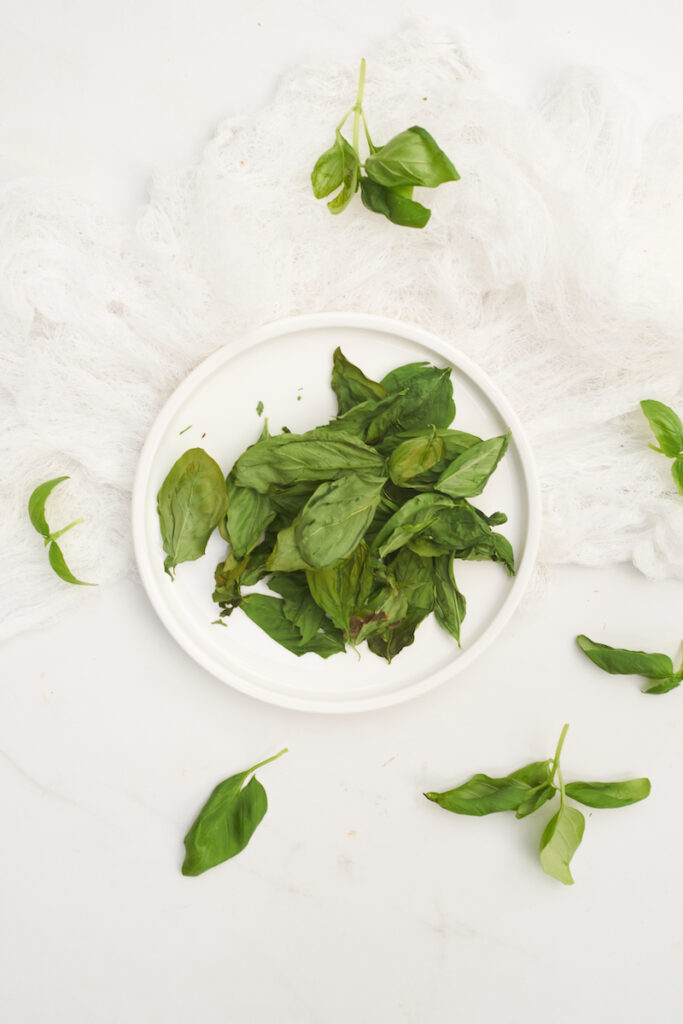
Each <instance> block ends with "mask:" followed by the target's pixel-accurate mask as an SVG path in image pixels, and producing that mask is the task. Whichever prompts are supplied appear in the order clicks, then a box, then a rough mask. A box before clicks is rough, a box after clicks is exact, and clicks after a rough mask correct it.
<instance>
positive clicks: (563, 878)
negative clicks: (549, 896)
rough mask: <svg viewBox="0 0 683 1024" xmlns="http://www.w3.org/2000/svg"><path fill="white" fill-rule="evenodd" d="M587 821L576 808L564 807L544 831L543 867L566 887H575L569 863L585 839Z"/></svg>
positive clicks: (542, 845)
mask: <svg viewBox="0 0 683 1024" xmlns="http://www.w3.org/2000/svg"><path fill="white" fill-rule="evenodd" d="M585 827H586V819H585V818H584V816H583V814H582V813H581V811H577V810H576V808H575V807H567V806H566V805H564V804H563V805H562V806H561V807H560V809H559V811H558V812H557V814H555V815H554V816H553V817H552V818H551V819H550V821H549V822H548V824H547V825H546V827H545V829H544V830H543V835H542V836H541V867H542V868H543V870H544V871H545V873H546V874H547V875H551V876H552V877H553V878H556V879H557V880H558V881H559V882H563V883H564V885H573V884H574V879H573V878H572V874H571V871H570V870H569V863H570V861H571V859H572V857H573V856H574V854H575V853H576V851H577V849H578V847H579V844H580V843H581V840H582V838H583V832H584V829H585Z"/></svg>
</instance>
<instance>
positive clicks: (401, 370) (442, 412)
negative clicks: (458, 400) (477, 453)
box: [381, 363, 455, 430]
mask: <svg viewBox="0 0 683 1024" xmlns="http://www.w3.org/2000/svg"><path fill="white" fill-rule="evenodd" d="M381 383H382V386H383V387H384V388H386V390H387V391H388V392H389V393H391V394H394V393H396V392H398V391H406V390H407V391H408V397H407V400H406V402H405V406H404V410H403V412H402V414H401V427H402V428H403V430H424V429H425V428H427V427H437V428H445V427H449V426H450V424H451V423H452V421H453V418H454V416H455V405H454V403H453V384H452V383H451V370H450V367H448V366H446V367H444V368H443V369H439V368H438V367H437V366H430V364H429V363H407V364H406V365H405V366H398V367H397V368H396V369H395V370H392V371H391V372H390V373H388V374H387V375H386V377H384V378H383V380H382V381H381Z"/></svg>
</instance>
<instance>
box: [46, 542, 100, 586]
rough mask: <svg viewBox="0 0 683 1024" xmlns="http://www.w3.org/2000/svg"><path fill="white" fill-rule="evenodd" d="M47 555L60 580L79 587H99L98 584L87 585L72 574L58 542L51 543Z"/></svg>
mask: <svg viewBox="0 0 683 1024" xmlns="http://www.w3.org/2000/svg"><path fill="white" fill-rule="evenodd" d="M47 555H48V559H49V561H50V565H51V566H52V568H53V569H54V571H55V572H56V573H57V575H58V576H59V578H60V580H64V582H65V583H73V584H75V585H76V586H79V587H96V586H97V584H96V583H85V582H84V581H83V580H79V579H76V577H75V576H74V574H73V573H72V572H71V569H69V567H68V565H67V564H66V561H65V560H64V555H63V554H62V549H61V548H60V546H59V544H58V543H57V541H55V540H53V541H51V543H50V547H49V548H48V552H47Z"/></svg>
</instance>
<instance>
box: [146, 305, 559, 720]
mask: <svg viewBox="0 0 683 1024" xmlns="http://www.w3.org/2000/svg"><path fill="white" fill-rule="evenodd" d="M325 327H342V328H343V327H355V328H360V329H365V330H373V331H378V332H381V333H385V334H394V335H398V336H399V337H402V338H405V339H407V340H409V341H413V342H416V343H417V344H419V345H422V346H424V347H426V348H429V349H431V350H432V351H433V352H436V353H438V354H439V355H441V356H442V357H444V358H445V359H446V360H447V361H448V363H449V364H451V365H453V366H455V367H457V368H458V369H461V370H463V371H464V372H465V373H466V374H467V375H468V376H469V377H470V378H471V379H472V380H473V381H474V383H475V384H477V385H478V386H479V387H480V388H481V390H482V391H483V392H484V394H485V395H486V396H487V397H488V398H489V399H490V400H491V402H492V403H493V405H494V406H495V408H496V410H497V411H498V412H499V413H500V415H501V416H502V417H503V419H504V420H505V422H506V424H507V425H508V427H509V428H510V429H511V430H512V434H513V437H514V440H515V447H516V449H517V452H518V455H519V459H520V463H521V466H522V471H523V478H524V483H525V486H526V490H527V495H528V509H527V525H526V531H525V538H524V554H523V556H522V559H521V561H520V564H519V565H518V567H517V572H516V574H515V576H514V579H513V585H512V587H511V589H510V592H509V593H508V596H507V597H506V598H505V600H504V602H503V605H502V607H501V608H500V609H499V611H498V612H497V613H496V615H495V616H494V618H493V620H492V621H491V623H490V624H489V625H488V626H487V627H486V629H485V630H484V632H483V634H482V635H481V636H480V637H479V638H478V639H477V640H475V642H474V643H473V644H472V646H471V647H469V648H467V649H466V650H465V651H463V652H462V654H461V655H460V657H459V658H457V659H456V660H455V661H453V662H452V663H449V664H448V665H445V666H443V667H442V668H440V669H439V670H438V671H436V672H434V673H432V674H431V675H430V676H428V677H427V678H426V679H422V680H418V681H416V682H414V683H411V684H410V685H408V686H404V687H402V688H401V689H400V690H397V691H390V692H388V693H382V694H379V695H374V696H366V697H355V698H353V699H349V700H348V701H344V702H343V703H338V702H335V701H329V700H327V701H325V700H322V699H316V698H309V697H300V696H296V695H293V694H292V695H288V694H278V693H275V692H273V691H272V690H267V689H264V688H263V687H261V686H259V685H258V684H255V683H253V682H252V681H249V680H246V679H243V678H242V677H241V676H240V675H238V673H236V672H234V671H230V670H228V669H225V668H224V667H223V666H220V665H218V664H217V663H216V661H215V660H214V659H213V657H212V656H210V655H209V654H208V652H207V651H205V650H204V648H203V647H202V646H201V645H200V644H199V643H197V642H195V640H194V639H193V638H192V637H191V636H189V635H186V634H184V632H183V631H182V630H180V631H179V630H178V629H177V628H176V624H175V622H173V621H172V620H171V617H170V616H167V614H166V607H165V604H164V602H163V600H162V599H161V597H160V595H159V593H158V589H157V586H156V578H155V576H154V574H153V568H152V565H151V558H149V552H148V550H147V546H146V544H145V541H144V534H145V493H146V489H147V480H148V476H149V472H150V470H151V468H152V463H153V459H154V454H155V452H156V450H157V448H158V446H159V443H160V441H161V440H162V438H163V436H164V432H165V430H166V428H167V426H168V421H169V420H170V419H171V418H172V416H173V415H174V414H175V412H176V410H177V408H178V407H179V406H180V405H182V403H183V401H184V400H185V398H186V397H187V396H188V393H190V392H192V391H193V390H194V389H195V387H196V385H197V383H199V381H200V380H203V379H205V378H206V377H207V376H210V375H211V373H212V372H213V370H214V368H217V367H218V366H221V365H222V364H223V363H224V362H225V361H226V357H227V359H228V360H229V359H230V358H232V357H234V356H235V355H238V354H239V353H240V352H242V351H244V350H246V349H248V348H252V347H254V346H256V345H260V344H262V343H263V342H264V341H268V340H270V339H272V338H276V337H279V336H282V337H284V336H286V335H287V334H291V333H294V332H296V331H299V330H313V329H316V328H325ZM540 531H541V491H540V482H539V478H538V472H537V469H536V462H535V459H534V455H533V451H532V448H531V445H530V444H529V441H528V438H527V436H526V432H525V430H524V427H523V425H522V423H521V421H520V419H519V417H518V416H517V413H516V412H515V410H514V408H513V407H512V405H511V404H510V403H509V401H508V399H507V398H506V396H505V395H504V394H503V392H502V391H501V390H500V389H499V387H498V385H497V384H496V383H495V382H494V381H493V380H492V379H491V378H490V377H489V376H488V374H487V373H486V372H485V371H484V370H482V369H481V367H480V366H479V365H478V364H477V363H475V362H474V360H472V359H471V358H470V356H468V355H466V353H464V352H462V351H461V350H460V349H459V348H457V347H455V346H452V345H449V344H448V343H447V342H446V341H445V340H444V339H442V338H440V337H439V336H438V335H436V334H433V333H432V332H431V331H428V330H426V329H425V328H423V327H421V326H419V325H418V324H414V323H410V322H408V321H403V320H396V319H393V318H391V317H386V316H380V315H377V314H374V313H358V312H323V313H304V314H300V315H297V316H289V317H285V318H283V319H279V320H272V321H269V322H268V323H265V324H262V325H261V326H260V327H256V328H254V329H252V330H251V331H247V332H246V333H245V334H242V335H240V336H239V337H237V338H234V339H232V340H231V341H229V342H226V344H225V345H222V346H221V347H220V348H218V349H217V350H216V351H215V352H212V353H211V354H210V355H208V356H206V357H205V358H204V359H202V360H201V361H200V362H199V363H198V364H197V366H195V367H194V369H192V370H191V371H190V372H189V373H188V374H187V375H186V376H185V377H184V378H183V380H182V381H181V382H180V384H178V386H177V387H176V388H174V390H173V391H172V392H171V394H170V395H169V396H168V398H167V399H166V401H165V402H164V404H163V405H162V407H161V409H160V410H159V412H158V413H157V415H156V417H155V419H154V421H153V423H152V426H151V427H150V430H149V432H148V434H147V437H146V439H145V442H144V444H143V446H142V449H141V451H140V456H139V459H138V465H137V469H136V472H135V478H134V483H133V492H132V498H131V532H132V537H133V549H134V553H135V561H136V564H137V569H138V573H139V576H140V580H141V582H142V585H143V588H144V590H145V593H146V594H147V597H148V598H149V601H150V603H151V605H152V607H153V608H154V610H155V612H156V614H157V615H158V617H159V619H160V620H161V622H162V623H163V625H164V627H165V628H166V629H167V631H168V632H169V633H170V635H171V637H172V638H173V639H174V640H175V642H176V643H178V644H179V645H180V647H182V648H183V650H184V651H185V652H186V653H187V654H189V656H190V657H191V658H192V659H193V661H195V662H196V663H197V664H199V665H200V666H201V667H202V668H204V669H205V670H206V671H207V672H209V673H210V674H211V675H212V676H213V677H214V678H217V679H219V680H220V681H221V682H223V683H225V684H226V685H228V686H231V687H232V688H233V689H235V690H237V691H239V692H240V693H244V694H246V695H247V696H249V697H252V698H254V699H256V700H260V701H264V702H265V703H268V704H271V705H274V706H277V707H284V708H289V709H291V710H296V711H310V712H318V713H323V714H349V713H351V714H353V713H358V712H361V711H373V710H377V709H379V708H385V707H391V706H393V705H396V704H402V703H404V702H406V701H409V700H413V699H415V698H416V697H419V696H421V695H422V694H425V693H428V692H430V691H431V690H434V689H436V687H437V686H440V685H442V684H443V683H445V682H447V681H449V680H452V679H454V678H455V676H456V675H459V674H460V673H461V672H462V671H464V670H465V669H466V668H468V666H469V665H470V664H471V663H472V662H473V661H474V660H475V659H476V658H478V657H479V656H480V655H481V654H482V653H483V652H484V651H485V650H486V649H487V648H488V647H489V646H490V645H491V644H492V642H493V641H494V640H495V639H496V638H497V637H498V636H499V635H500V633H501V632H502V630H503V629H504V627H505V626H506V625H507V623H508V622H509V621H510V619H511V618H512V615H513V614H514V612H515V610H516V608H517V607H518V605H519V602H520V601H521V598H522V595H523V594H524V592H525V591H526V588H527V586H528V583H529V580H530V578H531V575H532V573H533V571H534V567H535V564H536V558H537V553H538V546H539V541H540Z"/></svg>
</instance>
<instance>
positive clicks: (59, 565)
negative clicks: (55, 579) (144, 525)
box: [28, 476, 97, 587]
mask: <svg viewBox="0 0 683 1024" xmlns="http://www.w3.org/2000/svg"><path fill="white" fill-rule="evenodd" d="M68 479H69V477H68V476H57V477H55V478H54V479H53V480H46V481H45V483H42V484H39V485H38V486H37V487H36V488H35V490H34V491H33V492H32V494H31V497H30V498H29V499H28V516H29V519H30V520H31V524H32V526H33V527H34V529H35V530H37V531H38V533H39V534H40V536H41V537H42V538H43V543H44V544H45V547H46V548H47V549H48V552H47V557H48V561H49V562H50V565H51V566H52V568H53V570H54V571H55V572H56V574H57V575H58V576H59V578H60V579H61V580H64V582H65V583H72V584H73V585H74V586H78V587H96V586H97V584H96V583H85V582H84V581H83V580H79V579H78V578H77V577H76V576H74V574H73V573H72V572H71V570H70V569H69V567H68V565H67V564H66V560H65V558H64V554H63V553H62V549H61V548H60V546H59V544H58V543H57V538H58V537H61V536H63V534H65V533H66V532H67V530H71V529H72V527H74V526H78V525H79V523H82V522H83V519H82V518H80V519H74V521H73V522H72V523H69V524H68V525H67V526H63V527H62V528H61V529H60V530H54V531H52V530H50V527H49V526H48V523H47V519H46V518H45V505H46V502H47V499H48V498H49V496H50V494H51V493H52V491H53V490H54V489H55V487H56V486H57V485H58V484H61V483H62V482H63V481H64V480H68Z"/></svg>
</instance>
